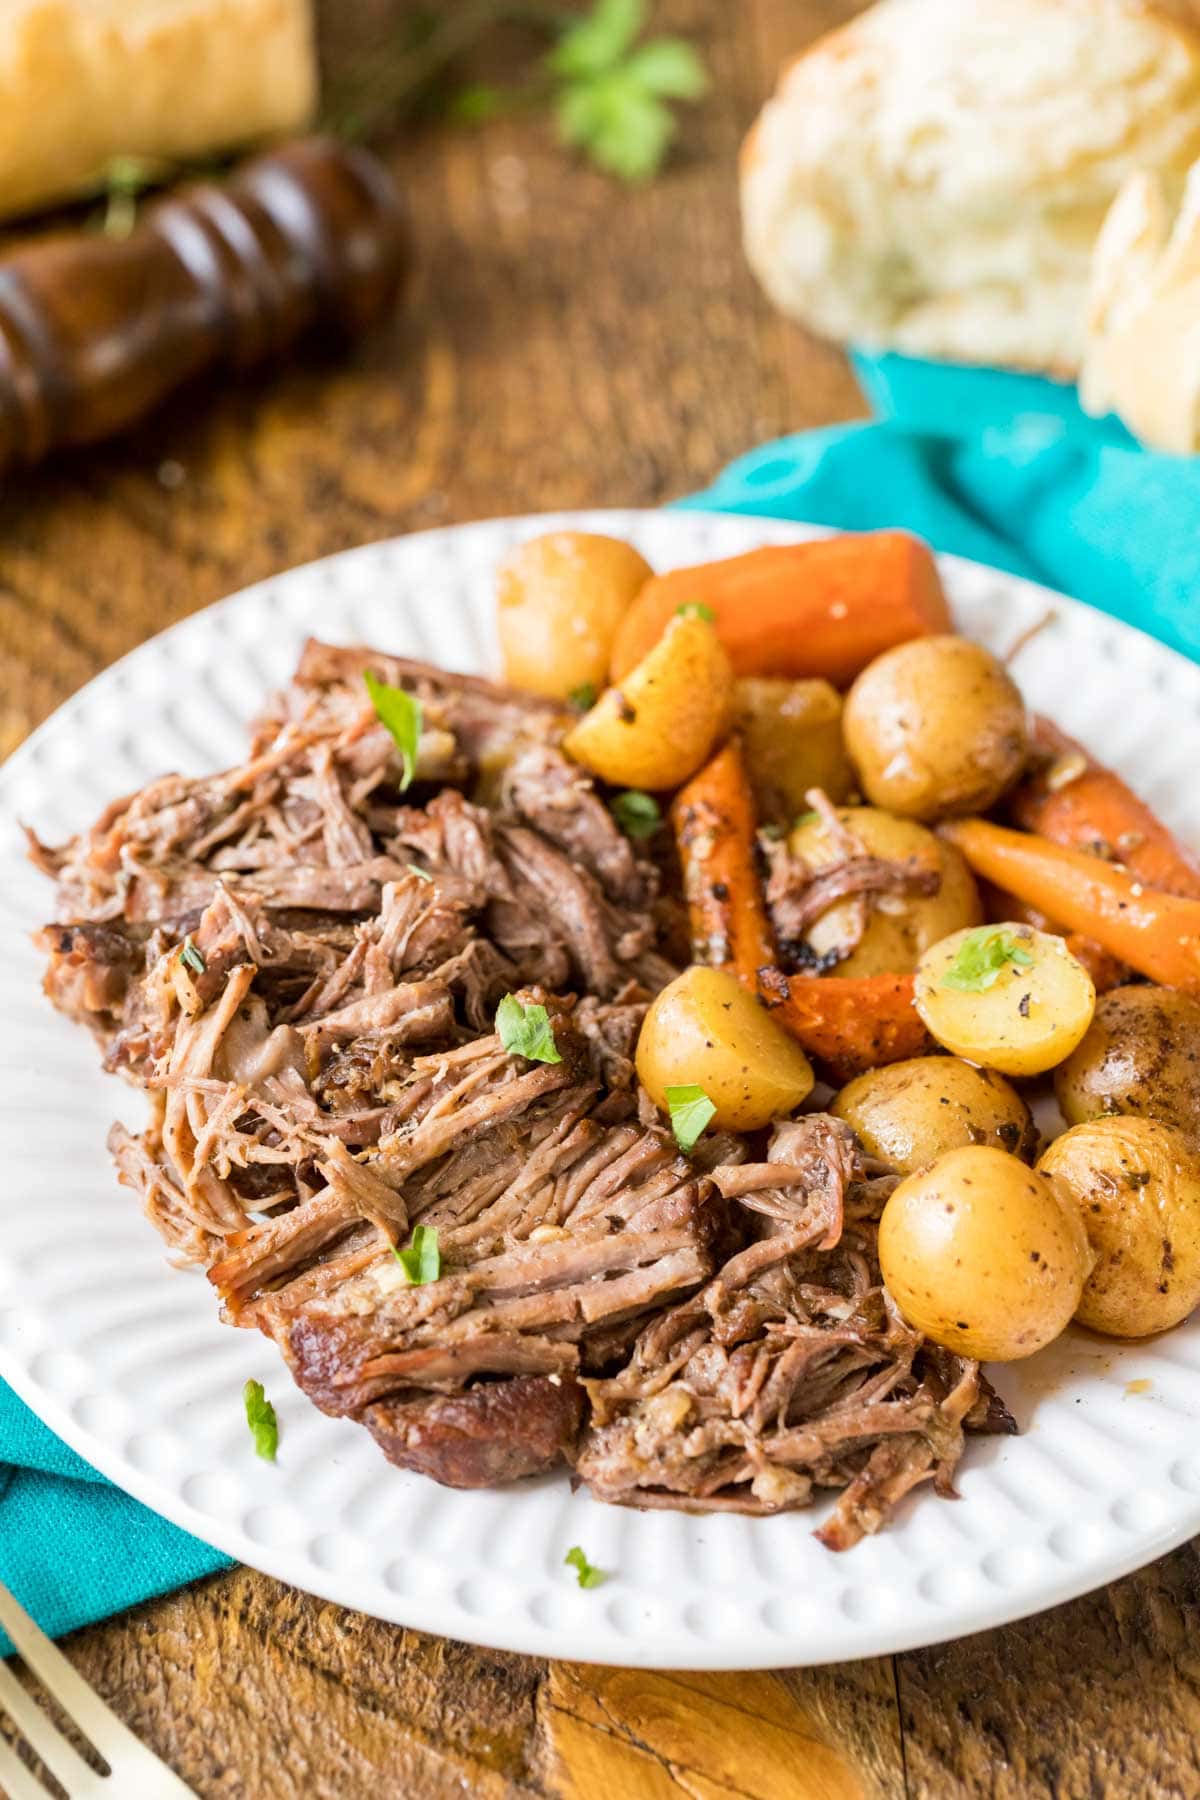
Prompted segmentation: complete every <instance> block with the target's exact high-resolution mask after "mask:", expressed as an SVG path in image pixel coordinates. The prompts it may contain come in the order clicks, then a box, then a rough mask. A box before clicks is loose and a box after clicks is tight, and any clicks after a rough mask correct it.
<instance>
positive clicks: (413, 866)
mask: <svg viewBox="0 0 1200 1800" xmlns="http://www.w3.org/2000/svg"><path fill="white" fill-rule="evenodd" d="M404 866H405V868H406V869H407V870H408V872H409V874H410V875H415V876H416V878H417V880H418V881H432V880H433V876H432V875H431V874H430V873H429V870H428V869H422V868H421V867H420V865H419V864H417V863H405V865H404Z"/></svg>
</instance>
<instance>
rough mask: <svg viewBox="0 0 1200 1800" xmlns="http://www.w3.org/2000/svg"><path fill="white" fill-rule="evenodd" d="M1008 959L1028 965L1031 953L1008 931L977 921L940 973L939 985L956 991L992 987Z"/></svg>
mask: <svg viewBox="0 0 1200 1800" xmlns="http://www.w3.org/2000/svg"><path fill="white" fill-rule="evenodd" d="M1010 963H1011V964H1012V965H1013V967H1015V968H1018V969H1030V968H1032V967H1033V957H1032V956H1031V955H1030V954H1029V951H1028V950H1026V949H1025V948H1024V946H1023V945H1022V944H1020V943H1018V941H1017V939H1016V938H1015V937H1014V936H1013V934H1012V932H1011V931H1005V930H1003V929H1000V930H997V929H996V928H995V927H994V926H991V925H980V926H978V927H977V929H976V930H974V931H971V932H968V933H967V936H966V937H965V938H964V939H963V941H962V943H961V944H960V945H959V949H958V955H957V956H956V957H955V958H954V961H953V962H952V963H951V964H950V967H949V968H948V969H947V970H946V973H945V974H944V975H943V976H942V986H943V987H948V988H956V989H957V991H958V992H959V993H960V994H982V993H983V992H985V990H986V989H988V988H991V987H995V985H996V983H997V982H998V981H999V979H1000V977H1001V975H1002V974H1003V972H1004V970H1005V969H1006V968H1008V966H1009V964H1010Z"/></svg>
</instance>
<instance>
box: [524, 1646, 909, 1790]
mask: <svg viewBox="0 0 1200 1800" xmlns="http://www.w3.org/2000/svg"><path fill="white" fill-rule="evenodd" d="M539 1717H540V1721H541V1725H542V1729H543V1732H544V1736H545V1756H546V1765H545V1766H546V1771H547V1781H548V1785H549V1787H550V1789H551V1791H552V1792H554V1793H555V1794H559V1795H561V1796H562V1800H590V1797H591V1796H594V1795H600V1794H607V1793H616V1794H626V1793H630V1794H632V1793H636V1794H638V1795H639V1796H640V1795H642V1794H644V1795H645V1796H646V1797H647V1800H659V1796H660V1795H662V1796H668V1795H669V1796H674V1797H678V1796H680V1795H688V1796H692V1797H694V1800H894V1797H895V1796H897V1795H900V1794H902V1793H903V1791H904V1783H903V1770H902V1759H901V1750H900V1737H899V1732H898V1729H897V1721H896V1715H895V1698H894V1691H893V1685H892V1675H891V1670H890V1667H889V1665H888V1663H887V1661H886V1660H883V1659H880V1660H876V1661H875V1662H872V1663H866V1664H861V1665H849V1666H846V1667H834V1668H829V1669H823V1670H805V1671H799V1670H792V1671H778V1672H767V1673H762V1672H759V1673H750V1674H734V1675H705V1674H694V1673H693V1674H681V1673H673V1674H664V1673H649V1672H647V1671H644V1670H631V1669H597V1668H591V1667H587V1666H584V1665H576V1664H569V1663H552V1664H551V1666H550V1670H549V1673H548V1675H547V1678H546V1680H545V1682H544V1683H543V1684H542V1688H541V1692H540V1695H539Z"/></svg>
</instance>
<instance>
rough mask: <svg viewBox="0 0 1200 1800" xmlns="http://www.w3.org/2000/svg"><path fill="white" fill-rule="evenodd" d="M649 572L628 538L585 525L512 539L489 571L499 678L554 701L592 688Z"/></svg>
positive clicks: (596, 686)
mask: <svg viewBox="0 0 1200 1800" xmlns="http://www.w3.org/2000/svg"><path fill="white" fill-rule="evenodd" d="M653 573H654V571H653V569H652V568H651V567H650V564H649V563H648V562H647V561H646V559H645V557H644V556H640V555H639V554H638V552H637V551H636V550H635V549H634V548H633V545H632V544H625V543H622V541H621V540H620V538H611V537H602V536H600V535H598V534H597V533H595V532H591V531H550V532H546V533H545V534H544V535H543V536H542V537H535V538H529V539H528V540H527V541H526V542H525V543H523V544H518V545H517V547H516V549H515V550H510V551H509V553H508V555H507V556H506V557H505V558H504V561H503V562H502V563H501V564H500V567H499V570H498V571H497V575H496V623H497V629H498V632H499V636H500V656H501V661H502V663H503V667H504V678H505V680H506V681H510V682H512V684H513V686H514V687H522V688H528V689H529V690H530V692H531V693H534V694H548V695H550V696H551V698H553V699H556V700H567V699H569V698H570V697H571V695H572V694H574V693H577V692H578V691H579V690H580V689H587V688H592V689H594V690H595V691H596V692H599V690H600V689H601V688H602V687H603V686H604V683H605V679H606V677H607V674H608V659H609V656H610V654H611V651H612V644H613V638H614V637H615V636H616V630H617V626H618V625H619V624H620V622H621V619H622V617H623V615H624V613H625V611H626V609H627V607H628V606H629V604H630V602H631V601H632V600H633V598H634V596H635V595H636V594H637V593H638V591H639V589H640V588H641V587H642V586H643V584H644V583H645V582H647V581H649V579H650V577H651V575H653Z"/></svg>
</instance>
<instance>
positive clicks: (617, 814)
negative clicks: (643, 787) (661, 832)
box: [608, 788, 662, 838]
mask: <svg viewBox="0 0 1200 1800" xmlns="http://www.w3.org/2000/svg"><path fill="white" fill-rule="evenodd" d="M608 806H609V811H610V812H611V813H612V816H613V818H614V819H615V820H616V821H617V824H618V825H619V826H620V827H621V830H622V831H623V832H624V833H625V836H626V837H628V838H648V837H653V836H654V834H655V832H656V831H657V830H658V828H659V826H660V825H661V824H662V807H661V806H660V805H659V804H658V801H657V800H656V799H655V798H654V795H653V794H643V793H641V792H640V790H639V789H637V788H627V789H626V791H625V792H624V793H623V794H614V795H613V797H612V799H611V800H610V801H609V803H608Z"/></svg>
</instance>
